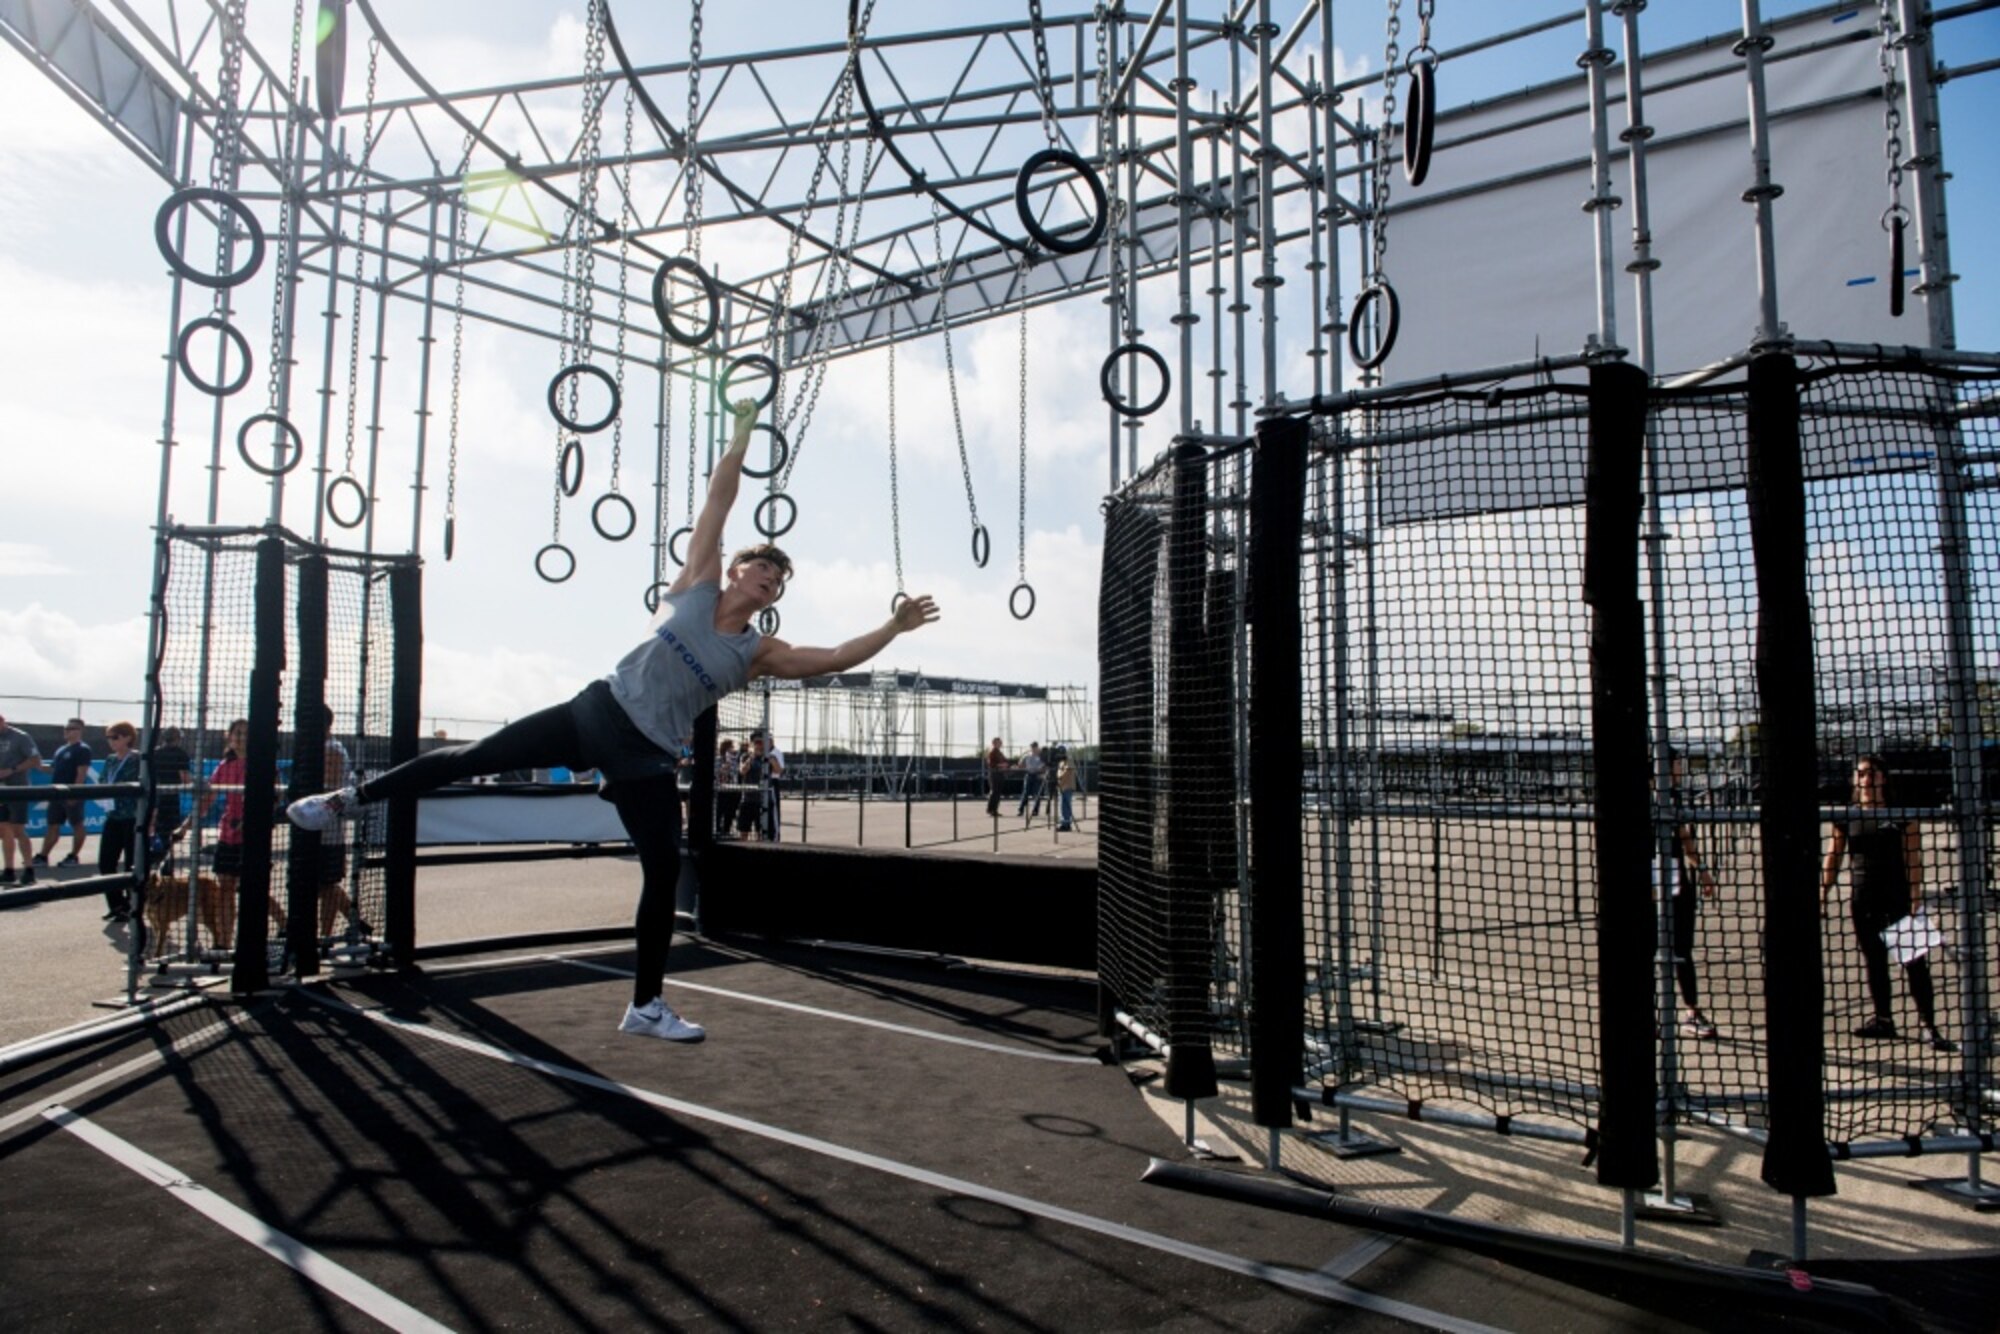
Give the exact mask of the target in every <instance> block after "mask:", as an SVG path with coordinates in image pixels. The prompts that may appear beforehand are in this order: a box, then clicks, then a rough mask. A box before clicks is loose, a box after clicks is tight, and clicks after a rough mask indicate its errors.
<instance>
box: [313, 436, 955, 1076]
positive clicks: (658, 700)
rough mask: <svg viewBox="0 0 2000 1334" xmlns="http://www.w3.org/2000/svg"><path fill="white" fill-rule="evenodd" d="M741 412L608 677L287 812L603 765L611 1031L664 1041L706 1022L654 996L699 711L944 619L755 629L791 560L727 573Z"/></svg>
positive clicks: (318, 813)
mask: <svg viewBox="0 0 2000 1334" xmlns="http://www.w3.org/2000/svg"><path fill="white" fill-rule="evenodd" d="M735 414H736V425H735V434H734V436H733V437H732V439H731V440H730V443H729V448H728V450H727V451H726V452H725V453H724V454H723V456H722V457H721V459H719V460H718V461H717V462H716V465H715V470H714V473H713V475H712V476H711V477H710V479H709V486H708V499H707V501H706V503H705V504H704V505H703V506H702V510H701V515H700V517H699V518H698V519H697V520H696V522H695V529H694V536H693V537H692V538H691V539H690V541H689V543H688V561H687V564H686V565H685V566H684V567H683V568H682V570H681V573H680V577H679V578H677V579H676V580H675V581H674V583H673V585H672V587H671V588H669V589H668V590H667V592H666V593H665V594H664V595H663V596H662V597H661V598H660V601H659V612H658V614H657V615H656V616H655V618H654V621H653V626H652V631H651V633H649V634H648V635H647V636H646V638H645V640H644V641H643V642H641V643H640V644H639V646H638V647H636V648H634V649H633V650H632V651H631V652H630V653H627V654H626V655H625V657H624V658H623V659H622V660H620V661H619V663H618V665H617V666H616V667H614V668H613V669H612V670H611V673H610V674H609V675H608V676H605V677H603V678H602V679H600V680H597V681H593V682H591V683H590V684H589V685H588V686H586V687H584V689H583V690H582V691H580V692H579V693H578V694H577V695H576V697H575V698H574V699H571V700H570V701H568V702H567V703H564V704H557V705H555V706H553V707H551V708H547V709H543V710H541V711H540V712H538V713H533V714H530V715H528V716H527V717H525V718H522V719H519V720H518V721H516V722H512V723H509V724H508V725H507V726H506V727H503V728H501V729H500V730H499V731H498V732H495V733H494V734H493V735H492V736H489V737H486V738H484V739H483V740H479V741H474V742H470V743H467V744H465V745H459V746H442V747H439V748H438V749H436V750H432V751H429V752H428V753H426V754H423V755H419V756H418V757H417V758H415V759H413V760H411V761H409V762H408V763H406V764H402V765H398V766H397V767H396V768H394V769H391V770H389V771H388V772H387V773H384V774H381V775H380V776H378V777H375V778H371V779H369V780H367V781H366V782H364V783H360V784H357V785H355V786H353V787H345V788H341V789H339V790H338V791H334V792H323V793H320V794H318V795H316V796H311V797H305V798H303V799H301V800H299V801H295V802H293V803H292V804H291V806H290V808H289V809H288V811H287V814H288V815H289V816H290V818H291V821H292V823H293V824H296V825H298V826H299V827H300V828H303V829H317V830H325V829H329V828H332V827H333V826H334V825H335V824H336V822H338V821H339V820H340V819H341V818H342V817H343V816H347V815H351V814H353V813H354V812H355V811H356V810H357V809H358V808H360V807H362V806H365V805H367V804H369V803H371V802H377V801H386V800H390V799H393V798H397V797H407V796H416V795H418V794H419V793H423V792H428V791H431V790H432V789H434V788H439V787H443V786H444V785H445V784H447V783H455V782H461V781H463V780H465V779H468V778H473V777H476V776H478V775H480V774H493V773H503V772H506V771H508V770H513V769H533V768H554V767H556V766H564V767H567V768H570V769H596V770H598V771H599V772H600V773H601V774H602V775H603V780H604V785H603V788H602V790H601V792H600V794H599V795H601V796H603V797H604V798H605V799H606V800H607V801H610V802H611V803H612V804H613V805H614V806H616V807H617V808H618V818H619V821H620V822H621V823H622V824H623V825H624V826H625V831H626V833H627V834H629V835H630V836H631V839H632V843H633V846H634V847H635V848H637V849H638V853H639V865H640V868H641V871H642V883H641V889H640V894H639V911H638V921H637V925H636V933H637V943H638V953H639V958H638V967H637V970H636V971H635V973H634V976H633V984H632V1002H631V1004H630V1005H628V1006H627V1007H626V1010H625V1016H624V1018H623V1020H621V1021H620V1023H619V1025H618V1027H619V1030H620V1031H621V1032H625V1033H636V1034H641V1035H643V1036H647V1037H656V1038H664V1039H666V1040H667V1041H669V1042H699V1041H701V1040H702V1038H703V1037H704V1036H705V1033H704V1030H703V1029H702V1027H701V1025H699V1024H693V1023H689V1022H688V1021H687V1020H685V1019H683V1018H681V1017H680V1016H679V1015H677V1014H675V1013H674V1011H673V1010H672V1009H671V1008H670V1007H668V1005H667V1004H666V1002H665V1001H663V1000H662V999H661V997H660V979H661V975H662V974H663V973H664V972H665V971H666V964H667V948H668V946H669V944H670V943H671V942H672V939H673V927H674V887H675V883H676V881H677V880H678V879H679V874H680V799H679V792H678V789H677V786H676V783H675V773H674V771H675V768H676V766H677V765H678V762H679V757H680V750H681V745H682V743H683V741H684V740H685V739H686V738H688V737H689V736H691V735H693V733H694V723H695V718H696V717H697V716H698V715H699V714H701V713H702V712H704V711H705V710H707V709H709V708H712V707H713V706H714V705H715V704H716V703H717V702H718V701H720V700H721V699H722V698H723V696H725V695H728V694H729V693H730V692H732V691H734V690H737V689H740V688H741V687H742V686H744V685H745V684H747V683H748V682H749V681H751V680H752V679H753V678H756V677H759V676H772V677H780V678H785V679H793V680H796V679H800V678H803V677H808V676H818V675H822V674H825V673H831V672H841V671H846V670H847V669H849V668H851V667H856V666H859V665H860V664H862V663H864V662H866V661H868V660H869V659H870V658H872V657H874V656H875V655H876V654H878V653H880V652H881V651H882V650H883V649H884V648H886V647H887V646H888V644H889V642H890V641H891V640H893V639H895V638H896V636H898V635H901V634H906V633H908V632H909V631H912V630H915V629H917V628H919V627H920V626H924V625H928V624H929V623H931V622H932V621H935V620H936V619H937V618H938V610H937V604H936V603H935V602H933V601H932V600H931V599H930V598H929V597H927V596H926V597H916V598H911V599H910V600H909V601H907V602H904V603H902V604H901V605H900V606H899V607H898V608H897V609H896V611H895V614H894V615H892V616H891V617H890V618H889V619H888V620H887V621H884V622H883V623H882V624H881V625H878V626H876V627H875V628H874V629H872V630H868V631H866V632H864V633H862V634H859V635H856V636H855V637H854V638H852V639H849V640H848V641H847V642H845V643H843V644H841V645H839V646H838V647H836V648H803V647H796V646H794V645H791V644H788V643H786V642H785V641H783V640H781V639H777V638H774V637H772V636H769V635H764V634H760V633H759V632H758V631H757V630H756V628H755V627H754V625H753V620H754V618H755V617H756V615H757V614H758V613H759V612H761V611H763V610H764V609H766V608H767V607H769V606H770V605H771V604H772V603H773V602H776V601H777V600H778V597H779V595H780V594H781V593H783V592H784V588H785V581H786V580H787V579H789V578H790V577H791V573H792V563H791V560H790V558H789V557H787V556H786V555H785V553H784V552H782V551H780V550H779V549H778V548H777V547H775V546H772V545H770V544H769V543H764V544H761V545H758V546H752V547H747V548H745V549H744V550H742V551H739V552H738V553H736V555H735V556H734V557H733V558H731V560H730V562H729V564H728V567H727V569H726V570H725V569H724V566H723V563H722V528H723V523H724V521H725V520H726V519H727V518H728V516H729V511H730V509H731V508H732V507H733V506H734V505H735V503H736V493H737V489H738V486H739V484H740V481H741V477H742V472H743V458H744V454H745V453H746V452H747V451H748V449H749V447H750V428H751V425H752V423H753V422H754V421H755V420H756V415H757V409H756V406H755V405H754V404H753V403H751V402H749V401H748V400H744V401H741V402H738V403H737V404H735Z"/></svg>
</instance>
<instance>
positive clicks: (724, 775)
mask: <svg viewBox="0 0 2000 1334" xmlns="http://www.w3.org/2000/svg"><path fill="white" fill-rule="evenodd" d="M741 760H742V757H741V756H739V755H737V753H736V743H735V742H734V741H732V740H731V739H729V738H728V737H724V738H723V739H722V744H721V745H719V746H717V747H716V748H715V836H716V837H717V838H728V837H729V836H730V832H729V831H730V830H732V829H734V828H735V827H736V808H737V807H739V806H741V805H742V804H743V793H742V791H741V790H740V789H739V788H738V787H737V786H736V785H737V783H738V782H740V781H741V779H742V768H741Z"/></svg>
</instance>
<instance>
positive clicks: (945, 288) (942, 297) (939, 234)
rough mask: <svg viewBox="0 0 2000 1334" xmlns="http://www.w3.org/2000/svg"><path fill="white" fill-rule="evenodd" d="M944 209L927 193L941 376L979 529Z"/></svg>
mask: <svg viewBox="0 0 2000 1334" xmlns="http://www.w3.org/2000/svg"><path fill="white" fill-rule="evenodd" d="M943 217H944V210H943V209H942V208H940V207H939V205H938V199H937V196H936V195H932V196H931V241H932V243H933V244H934V245H935V246H936V247H937V272H938V327H939V328H941V329H943V330H944V379H945V383H946V384H947V385H948V386H950V388H951V429H952V431H953V433H954V434H956V435H957V437H958V470H959V471H960V472H961V473H962V474H964V476H965V507H966V508H967V509H969V510H971V511H972V527H973V529H974V530H975V531H977V530H978V528H979V502H978V501H977V500H975V499H974V498H973V495H972V460H971V459H970V458H969V457H967V455H966V452H965V419H964V418H963V417H962V416H960V414H959V409H958V367H957V365H956V363H954V362H953V360H952V356H951V271H950V269H948V268H947V267H946V266H945V262H944V223H943Z"/></svg>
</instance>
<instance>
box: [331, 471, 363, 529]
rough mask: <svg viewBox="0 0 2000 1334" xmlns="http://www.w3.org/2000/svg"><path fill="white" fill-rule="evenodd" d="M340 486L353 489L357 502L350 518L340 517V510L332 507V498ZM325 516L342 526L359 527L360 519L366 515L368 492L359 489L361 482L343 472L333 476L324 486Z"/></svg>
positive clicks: (338, 492) (337, 492) (338, 491)
mask: <svg viewBox="0 0 2000 1334" xmlns="http://www.w3.org/2000/svg"><path fill="white" fill-rule="evenodd" d="M342 487H346V488H348V489H349V490H351V491H353V492H354V498H355V500H356V502H357V504H356V506H355V510H354V517H353V518H351V519H343V518H341V517H340V511H339V510H338V509H335V508H334V504H333V498H334V497H335V496H336V495H338V494H340V490H341V488H342ZM326 517H327V518H329V519H332V520H333V521H334V522H335V523H336V524H338V525H340V526H341V527H342V528H359V527H360V526H361V521H362V520H363V519H366V518H367V517H368V493H367V492H366V491H363V490H362V489H361V483H359V482H357V481H355V480H354V479H353V478H352V477H349V476H347V475H346V474H345V473H343V474H341V475H340V476H339V477H336V478H334V479H333V482H332V484H331V485H329V486H328V487H327V488H326Z"/></svg>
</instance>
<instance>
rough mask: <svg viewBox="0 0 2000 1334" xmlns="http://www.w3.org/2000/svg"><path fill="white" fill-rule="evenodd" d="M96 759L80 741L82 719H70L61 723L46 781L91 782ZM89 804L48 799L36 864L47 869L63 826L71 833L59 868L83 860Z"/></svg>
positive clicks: (81, 736) (66, 798)
mask: <svg viewBox="0 0 2000 1334" xmlns="http://www.w3.org/2000/svg"><path fill="white" fill-rule="evenodd" d="M95 758H96V757H95V756H94V755H92V754H91V753H90V743H89V742H88V741H85V740H84V739H83V719H81V718H72V719H70V720H69V721H68V722H66V723H64V724H63V743H62V745H60V746H58V747H56V755H55V759H53V760H51V761H50V762H49V781H50V782H51V783H59V784H67V783H76V782H78V781H82V782H85V783H88V782H89V781H90V762H91V760H93V759H95ZM88 808H89V803H88V802H84V801H79V800H76V799H73V798H70V797H51V798H49V832H48V833H47V834H46V835H44V836H43V838H42V850H41V851H40V852H38V853H36V854H35V865H37V866H47V865H48V864H49V854H50V853H51V852H54V851H55V848H56V844H58V843H60V842H62V831H63V826H64V825H68V826H69V827H70V830H71V831H72V834H71V839H70V845H69V855H68V856H67V857H64V858H63V859H62V860H61V861H60V862H58V863H56V864H57V865H58V866H75V865H77V864H78V863H80V862H81V861H82V860H83V836H84V833H85V830H84V827H83V826H84V816H85V814H86V812H87V811H88Z"/></svg>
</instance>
